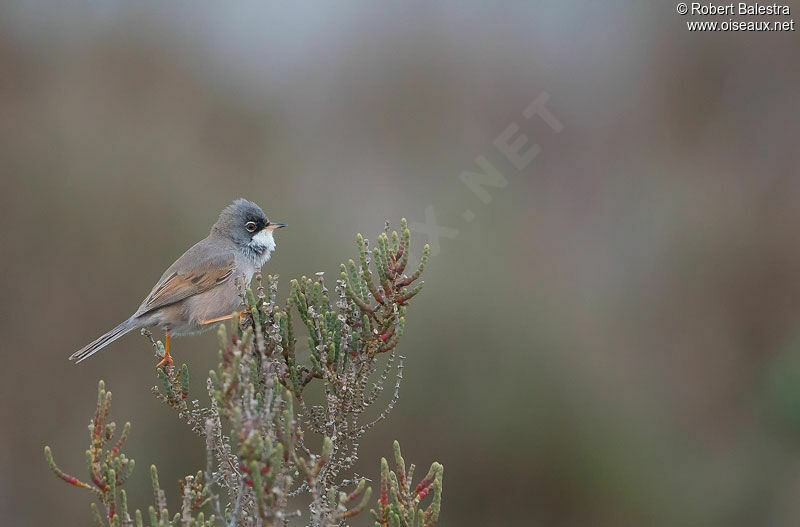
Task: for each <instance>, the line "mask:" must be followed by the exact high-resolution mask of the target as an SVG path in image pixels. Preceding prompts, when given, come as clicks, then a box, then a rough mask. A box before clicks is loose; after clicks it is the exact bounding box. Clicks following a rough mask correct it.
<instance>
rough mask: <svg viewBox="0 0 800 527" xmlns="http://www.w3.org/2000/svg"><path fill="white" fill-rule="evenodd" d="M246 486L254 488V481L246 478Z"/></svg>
mask: <svg viewBox="0 0 800 527" xmlns="http://www.w3.org/2000/svg"><path fill="white" fill-rule="evenodd" d="M244 484H245V485H247V486H248V487H252V486H253V480H252V479H247V478H245V480H244Z"/></svg>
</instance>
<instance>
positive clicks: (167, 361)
mask: <svg viewBox="0 0 800 527" xmlns="http://www.w3.org/2000/svg"><path fill="white" fill-rule="evenodd" d="M173 364H174V361H173V360H172V357H171V356H170V354H169V352H166V353H165V354H164V358H163V359H161V362H159V363H158V364H156V368H161V367H163V366H167V365H169V366H170V367H171V366H172V365H173Z"/></svg>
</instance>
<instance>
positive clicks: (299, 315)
mask: <svg viewBox="0 0 800 527" xmlns="http://www.w3.org/2000/svg"><path fill="white" fill-rule="evenodd" d="M409 240H410V233H409V231H408V228H407V226H406V222H405V219H404V220H403V222H402V226H401V232H400V234H398V233H397V232H392V233H391V237H390V235H389V234H387V233H382V234H381V235H380V236H379V237H378V243H377V246H376V247H375V248H373V249H372V251H370V250H369V242H368V241H367V240H366V239H364V238H363V237H362V236H361V235H360V234H359V235H358V236H357V239H356V243H357V246H358V252H359V256H358V259H359V264H356V263H355V262H354V261H353V260H350V261H349V262H348V263H347V264H346V265H342V267H341V273H340V278H339V280H337V281H336V285H335V286H334V289H333V291H331V290H329V289H328V287H327V285H326V283H325V280H324V275H323V274H322V273H317V274H316V275H315V277H314V278H313V279H311V278H307V277H305V276H304V277H301V278H300V279H299V280H292V281H291V282H290V290H289V296H288V298H287V300H286V302H285V307H283V308H282V307H280V306H279V305H278V304H277V302H276V297H277V289H278V277H277V276H268V277H267V280H266V285H265V284H264V283H263V282H262V278H261V276H260V274H257V275H256V277H255V285H256V287H255V289H245V290H244V291H243V294H242V304H243V309H242V311H241V313H240V314H239V317H238V320H234V321H233V322H232V323H231V327H230V330H228V329H227V328H226V326H224V325H220V326H219V330H218V337H219V344H220V351H219V362H218V365H217V368H216V369H214V370H211V371H210V372H209V374H208V379H207V381H206V384H205V386H206V391H207V394H208V396H209V404H208V406H201V405H200V403H199V401H196V400H195V401H191V400H190V399H189V394H190V386H189V382H190V375H189V368H188V366H187V365H186V364H183V365H182V366H181V368H180V369H179V370H178V369H176V368H174V367H173V366H172V365H169V366H167V367H166V368H164V369H160V368H157V369H156V370H157V376H158V384H157V385H156V386H155V387H154V388H153V392H154V394H155V395H156V397H157V398H158V399H159V400H161V401H162V402H164V403H165V404H166V405H168V406H169V407H171V408H173V409H174V410H175V411H176V412H177V415H178V417H179V419H181V420H183V421H185V422H186V423H187V424H188V425H189V426H190V427H191V429H192V430H193V431H194V432H195V433H197V434H198V435H199V436H200V437H202V438H203V439H204V440H205V445H206V454H207V464H206V467H205V470H204V471H201V472H198V473H197V474H196V475H194V476H187V477H186V478H185V479H184V480H183V481H182V482H181V488H180V495H181V498H182V499H181V510H180V512H176V513H175V515H174V516H170V513H169V511H168V509H167V506H166V498H165V494H164V491H163V490H162V489H161V487H160V485H159V482H158V473H157V471H156V468H155V466H153V467H152V468H151V479H152V485H153V493H154V501H155V503H154V505H153V506H151V507H149V508H148V510H147V514H142V512H141V511H139V510H136V511H135V512H134V517H133V519H131V517H130V515H129V514H128V505H127V497H126V494H125V491H124V490H123V489H121V488H120V487H121V486H122V485H123V484H124V483H125V481H126V480H127V478H128V476H129V475H130V473H131V471H132V469H133V460H128V459H127V458H126V457H125V456H124V455H123V454H121V453H120V448H121V447H122V444H124V440H125V438H127V435H128V431H129V429H130V425H129V424H126V426H125V429H124V431H123V433H122V437H121V439H120V441H119V442H118V443H117V444H116V445H115V446H114V447H112V448H111V449H108V448H107V446H106V443H107V442H108V441H109V440H110V438H111V436H112V435H113V433H114V424H113V423H110V424H105V421H106V417H107V415H108V411H109V409H110V401H111V394H110V393H108V392H105V390H104V387H103V384H102V381H101V383H100V395H99V396H98V407H97V408H98V409H97V412H96V416H95V419H94V421H93V423H94V424H93V428H92V448H91V449H90V450H89V451H87V456H88V458H89V470H90V480H91V481H92V482H93V483H94V486H92V485H90V484H87V483H83V482H82V481H79V480H77V479H76V478H73V477H72V476H69V475H67V474H65V473H63V472H62V471H61V470H60V469H59V468H58V467H57V466H56V465H55V463H54V462H53V459H52V455H51V453H50V449H49V448H46V449H45V455H46V457H47V460H48V463H49V464H50V466H51V469H52V470H53V472H54V473H55V474H56V475H57V476H58V477H59V478H61V479H63V480H64V481H67V482H68V483H70V484H71V485H74V486H78V487H83V488H87V489H90V490H91V491H92V492H94V493H96V494H97V495H98V496H99V501H100V503H101V506H103V507H105V509H106V514H105V517H106V518H107V521H106V522H105V523H104V521H103V517H104V516H103V515H101V514H100V510H99V508H98V507H97V506H96V505H93V515H94V517H95V523H97V524H98V525H106V524H107V525H110V526H116V525H122V526H125V525H130V526H133V525H137V526H141V525H145V523H144V521H145V520H147V519H149V525H150V526H151V527H156V526H158V527H161V526H166V525H181V526H190V525H191V526H195V525H196V526H205V525H214V524H215V522H216V523H217V524H223V525H227V526H231V527H234V526H251V525H252V526H256V525H263V526H271V525H286V522H287V521H288V518H289V517H291V516H293V515H298V514H299V511H298V512H290V500H291V499H292V498H294V497H300V496H307V497H308V498H309V500H310V502H309V503H308V510H309V512H310V517H309V519H308V525H311V526H315V527H316V526H320V527H322V526H332V525H337V526H338V525H345V523H346V521H347V520H348V519H349V518H351V517H353V516H355V515H357V514H359V513H360V512H362V511H363V510H364V509H366V507H367V505H368V504H369V501H370V499H371V495H372V489H371V488H370V487H368V486H367V480H366V479H364V478H357V479H349V478H347V477H346V476H344V475H343V474H344V473H345V471H347V470H348V469H350V468H351V467H352V466H353V464H354V463H355V462H356V461H357V459H358V448H359V444H360V442H361V439H362V437H363V436H364V434H365V433H366V432H367V431H368V430H370V429H371V428H372V427H373V426H375V424H376V423H378V422H379V421H381V420H383V419H385V418H386V417H387V416H388V414H389V412H390V411H391V409H392V408H393V407H394V405H395V403H396V402H397V399H398V397H399V389H400V381H401V379H402V372H403V359H404V357H402V356H398V355H396V353H395V349H396V347H397V344H398V342H399V340H400V338H401V337H402V336H403V333H404V331H405V323H406V310H407V307H408V304H409V301H410V300H411V299H412V298H414V297H415V296H416V295H417V294H418V293H419V292H420V290H421V288H422V282H421V281H419V282H417V280H418V278H419V277H420V275H421V273H422V271H423V270H424V267H425V264H426V263H427V260H428V253H429V249H428V247H427V246H426V247H425V250H424V252H423V256H422V258H421V261H420V263H419V265H418V267H417V269H416V270H415V271H414V272H413V273H412V274H410V275H406V274H405V269H406V267H407V265H408V250H409ZM298 328H304V329H305V332H306V333H307V336H306V338H305V342H306V343H307V346H308V348H307V349H304V347H302V346H300V345H299V344H298V341H299V340H300V337H299V335H298ZM151 340H152V339H151ZM153 346H154V347H155V350H156V356H157V357H159V352H160V351H161V354H162V355H163V351H162V350H163V345H162V344H161V343H160V342H158V343H156V342H153ZM382 357H385V360H384V361H383V362H384V365H383V368H381V369H380V370H379V368H378V360H379V359H381V358H382ZM392 370H394V371H395V375H394V378H395V382H394V392H393V395H392V396H391V397H390V399H389V401H388V403H386V405H385V406H384V408H383V409H382V410H380V412H379V413H378V415H377V417H373V418H372V419H366V418H365V415H364V412H365V411H366V410H367V409H369V408H370V407H372V406H373V405H374V404H375V403H377V402H378V401H379V399H380V397H379V396H380V394H381V393H382V391H383V390H384V387H385V385H386V383H387V381H388V379H389V377H390V374H391V372H392ZM314 381H317V382H319V383H320V384H321V385H322V391H323V397H322V398H321V399H322V400H321V401H318V402H316V403H315V402H314V401H312V400H307V398H306V397H305V395H304V393H305V388H306V387H307V386H308V385H309V384H311V383H312V382H314ZM307 432H313V433H315V434H318V435H319V437H321V438H322V444H321V447H320V449H319V450H318V451H317V452H318V453H315V452H312V450H311V448H310V447H309V445H308V444H307V443H306V433H307ZM395 445H396V446H395V449H396V458H397V460H399V461H398V469H397V473H396V474H395V473H394V472H392V473H391V474H392V475H393V476H390V475H389V473H388V468H387V469H386V477H384V476H383V473H382V478H381V501H379V505H380V514H377V513H375V514H376V516H377V517H379V518H380V520H379V521H382V522H383V523H382V525H395V524H396V525H410V526H414V527H417V526H422V525H425V526H433V525H435V524H436V521H437V520H438V515H439V506H440V501H441V475H442V468H441V465H439V464H437V463H434V465H432V467H431V470H430V471H429V474H428V476H426V478H425V479H424V480H423V482H422V483H421V484H420V485H419V486H418V487H417V488H416V489H415V490H414V491H411V490H410V489H409V488H408V486H407V485H406V472H405V466H404V465H403V464H402V458H401V457H400V454H399V446H398V445H397V443H395ZM383 465H385V460H384V463H383ZM383 465H382V468H383ZM400 467H402V468H400ZM409 472H410V473H409V474H408V477H407V478H408V481H409V485H410V479H411V473H413V465H412V468H411V469H410V471H409ZM398 475H399V476H398ZM387 478H388V479H387ZM347 488H350V489H352V490H350V491H349V492H347V491H346V490H345V489H347ZM431 493H432V496H433V498H432V503H431V504H430V505H429V506H428V508H427V509H426V510H425V511H424V512H422V511H420V512H417V508H418V504H419V502H420V501H421V500H422V499H424V498H425V497H426V496H427V495H428V494H431ZM386 496H392V500H393V501H392V503H388V502H387V503H384V501H385V500H384V498H385V497H386ZM201 509H203V510H201ZM206 512H209V513H213V515H209V516H208V517H206ZM415 518H417V519H418V523H414V519H415ZM409 521H410V522H411V523H408V522H409ZM396 522H400V523H396Z"/></svg>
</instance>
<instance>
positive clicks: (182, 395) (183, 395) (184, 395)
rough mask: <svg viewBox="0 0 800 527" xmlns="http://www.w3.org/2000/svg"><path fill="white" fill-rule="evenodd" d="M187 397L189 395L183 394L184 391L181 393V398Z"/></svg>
mask: <svg viewBox="0 0 800 527" xmlns="http://www.w3.org/2000/svg"><path fill="white" fill-rule="evenodd" d="M187 397H189V396H188V395H187V394H185V393H182V394H181V399H186V398H187Z"/></svg>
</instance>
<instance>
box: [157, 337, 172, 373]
mask: <svg viewBox="0 0 800 527" xmlns="http://www.w3.org/2000/svg"><path fill="white" fill-rule="evenodd" d="M166 334H167V336H166V338H165V339H164V358H163V359H161V362H159V363H158V364H156V368H160V367H162V366H165V365H167V364H169V365H170V366H172V357H170V355H169V330H167V331H166Z"/></svg>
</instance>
